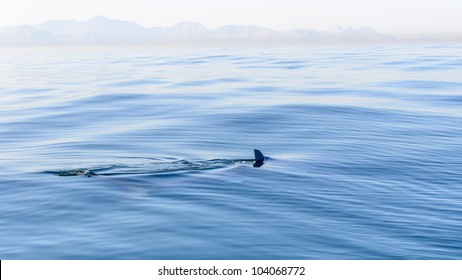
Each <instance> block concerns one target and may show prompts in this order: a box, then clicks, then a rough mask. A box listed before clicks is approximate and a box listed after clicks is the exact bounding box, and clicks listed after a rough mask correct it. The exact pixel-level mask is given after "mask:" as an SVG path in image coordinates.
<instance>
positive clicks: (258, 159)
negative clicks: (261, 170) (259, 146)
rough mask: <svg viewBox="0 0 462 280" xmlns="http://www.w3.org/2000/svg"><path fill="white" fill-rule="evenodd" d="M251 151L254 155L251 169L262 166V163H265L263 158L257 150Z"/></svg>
mask: <svg viewBox="0 0 462 280" xmlns="http://www.w3.org/2000/svg"><path fill="white" fill-rule="evenodd" d="M253 151H254V153H255V163H254V164H253V167H260V166H262V165H263V164H264V161H265V156H264V155H263V153H262V152H260V151H259V150H253Z"/></svg>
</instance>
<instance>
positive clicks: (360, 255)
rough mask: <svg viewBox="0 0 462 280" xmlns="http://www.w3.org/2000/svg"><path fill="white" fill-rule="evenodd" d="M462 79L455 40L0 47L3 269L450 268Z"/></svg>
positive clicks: (461, 178)
mask: <svg viewBox="0 0 462 280" xmlns="http://www.w3.org/2000/svg"><path fill="white" fill-rule="evenodd" d="M461 70H462V45H460V44H451V45H449V44H448V45H444V44H438V45H436V44H433V45H424V44H421V45H417V44H415V45H385V46H316V47H315V46H306V47H288V48H276V47H275V48H237V47H236V48H218V47H217V48H205V47H204V48H200V47H194V48H187V47H183V48H178V47H177V48H167V47H165V48H161V47H156V48H100V49H98V48H95V49H71V48H69V49H46V48H43V49H41V48H38V49H0V258H1V259H341V260H343V259H461V258H462V80H461V77H462V71H461ZM253 149H260V150H261V151H262V152H263V153H264V154H265V156H266V157H268V159H267V160H266V161H265V164H264V165H263V166H262V167H260V168H254V167H252V163H253ZM90 171H91V172H94V173H96V174H99V176H90V177H89V176H88V175H89V172H90Z"/></svg>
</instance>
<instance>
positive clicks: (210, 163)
mask: <svg viewBox="0 0 462 280" xmlns="http://www.w3.org/2000/svg"><path fill="white" fill-rule="evenodd" d="M253 162H254V160H253V159H213V160H199V161H189V160H184V159H183V160H175V161H167V162H165V161H161V162H147V163H138V164H113V165H104V166H94V167H89V168H73V169H63V170H49V171H45V173H47V174H52V175H56V176H82V175H84V176H89V177H91V176H94V175H100V176H117V175H137V174H138V175H156V174H166V173H180V172H192V171H200V170H211V169H219V168H226V167H231V166H235V165H250V164H252V163H253Z"/></svg>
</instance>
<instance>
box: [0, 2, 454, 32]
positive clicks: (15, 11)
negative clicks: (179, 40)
mask: <svg viewBox="0 0 462 280" xmlns="http://www.w3.org/2000/svg"><path fill="white" fill-rule="evenodd" d="M96 15H102V16H107V17H110V18H117V19H123V20H129V21H136V22H138V23H140V24H141V25H143V26H145V27H152V26H171V25H174V24H176V23H178V22H182V21H197V22H200V23H202V24H204V25H205V26H206V27H208V28H211V29H216V28H217V27H219V26H220V25H225V24H237V25H248V24H254V25H258V26H261V27H268V28H272V29H276V30H286V29H292V28H314V29H318V30H325V29H329V28H331V27H333V26H335V25H341V26H344V27H360V26H369V27H372V28H374V29H377V30H378V31H381V32H384V33H389V34H400V33H455V32H457V33H462V0H228V1H220V0H160V1H157V0H129V1H125V0H71V1H65V0H0V26H5V25H16V24H37V23H40V22H43V21H46V20H50V19H74V20H85V19H89V18H91V17H93V16H96Z"/></svg>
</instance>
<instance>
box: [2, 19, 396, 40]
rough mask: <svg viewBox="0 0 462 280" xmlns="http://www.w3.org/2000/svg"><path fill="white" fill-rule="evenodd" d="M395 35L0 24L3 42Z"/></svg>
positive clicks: (106, 22)
mask: <svg viewBox="0 0 462 280" xmlns="http://www.w3.org/2000/svg"><path fill="white" fill-rule="evenodd" d="M389 40H393V37H391V36H387V35H384V34H382V33H379V32H377V31H375V30H373V29H371V28H368V27H362V28H342V27H334V28H333V29H330V30H328V31H325V32H320V31H316V30H309V29H296V30H291V31H275V30H271V29H267V28H261V27H258V26H234V25H226V26H222V27H220V28H218V29H217V30H210V29H207V28H205V27H204V26H203V25H201V24H200V23H196V22H184V23H179V24H177V25H175V26H172V27H153V28H145V27H142V26H140V25H139V24H137V23H134V22H129V21H122V20H116V19H109V18H106V17H102V16H97V17H94V18H92V19H90V20H86V21H72V20H52V21H47V22H44V23H41V24H38V25H35V26H30V25H24V26H10V27H4V28H0V46H56V45H112V44H155V43H170V42H200V43H210V42H257V43H258V42H265V43H266V42H275V43H310V42H362V41H365V42H368V41H389Z"/></svg>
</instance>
